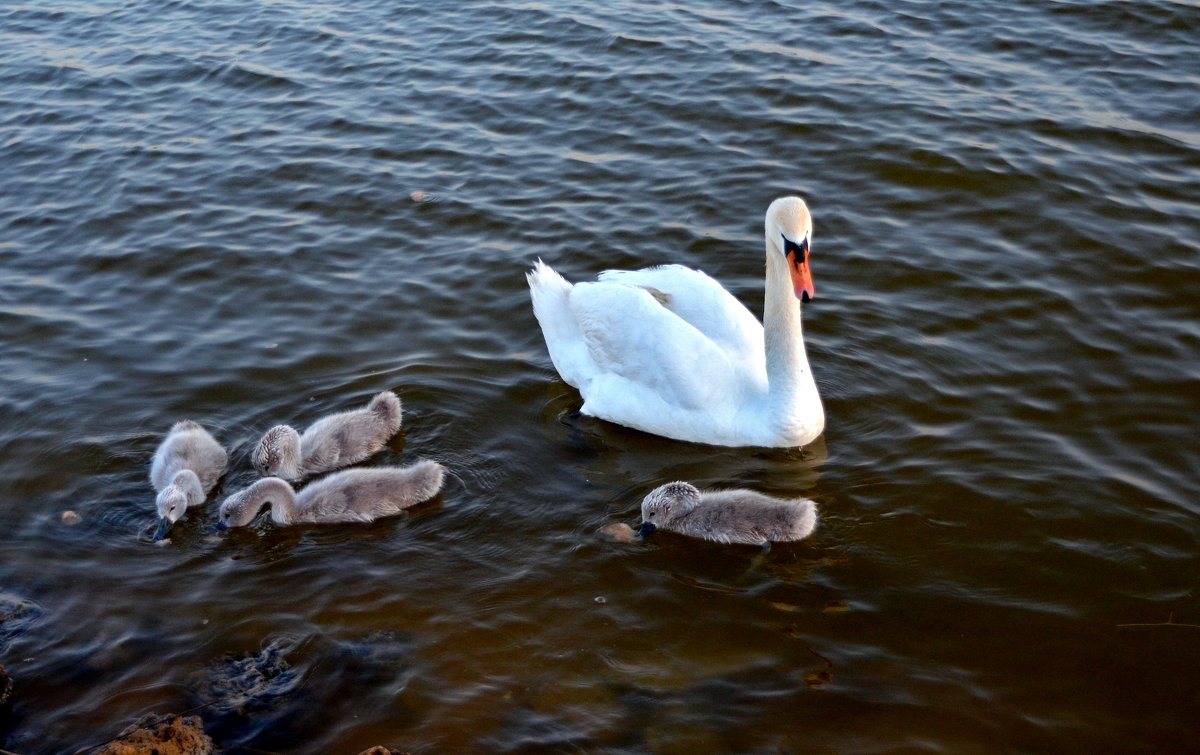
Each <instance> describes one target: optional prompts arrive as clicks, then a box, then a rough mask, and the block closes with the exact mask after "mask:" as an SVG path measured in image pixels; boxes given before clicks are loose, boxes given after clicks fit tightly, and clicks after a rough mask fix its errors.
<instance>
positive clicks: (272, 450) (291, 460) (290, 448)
mask: <svg viewBox="0 0 1200 755" xmlns="http://www.w3.org/2000/svg"><path fill="white" fill-rule="evenodd" d="M250 463H251V464H253V465H254V468H255V469H256V470H257V471H258V473H259V474H260V475H262V476H263V477H270V476H274V475H277V476H279V477H283V478H284V479H287V480H294V479H296V478H297V477H299V476H300V433H298V432H296V431H295V430H294V429H293V428H291V427H288V426H287V425H276V426H275V427H272V428H271V429H270V430H267V432H266V433H265V434H264V435H263V436H262V439H261V440H260V441H258V445H257V446H255V447H254V451H252V452H251V454H250Z"/></svg>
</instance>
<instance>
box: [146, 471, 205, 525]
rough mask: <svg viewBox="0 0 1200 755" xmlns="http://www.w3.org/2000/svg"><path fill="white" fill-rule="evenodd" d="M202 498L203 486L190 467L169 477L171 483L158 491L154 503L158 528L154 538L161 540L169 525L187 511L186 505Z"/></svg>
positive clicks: (190, 504)
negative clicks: (156, 510)
mask: <svg viewBox="0 0 1200 755" xmlns="http://www.w3.org/2000/svg"><path fill="white" fill-rule="evenodd" d="M203 500H204V488H203V487H201V485H200V478H199V477H197V476H196V473H195V472H193V471H192V470H190V469H182V470H180V471H179V472H177V473H176V474H175V477H173V478H172V479H171V484H170V485H168V486H166V487H165V488H163V489H162V490H160V491H159V492H158V498H157V499H155V501H154V505H155V506H156V507H157V509H158V529H156V530H154V539H155V540H162V539H163V538H165V537H166V536H167V533H168V532H170V531H171V527H172V526H173V525H174V524H175V522H177V521H179V518H180V517H182V516H183V515H184V513H185V512H186V511H187V509H188V506H195V505H198V504H199V503H200V502H201V501H203Z"/></svg>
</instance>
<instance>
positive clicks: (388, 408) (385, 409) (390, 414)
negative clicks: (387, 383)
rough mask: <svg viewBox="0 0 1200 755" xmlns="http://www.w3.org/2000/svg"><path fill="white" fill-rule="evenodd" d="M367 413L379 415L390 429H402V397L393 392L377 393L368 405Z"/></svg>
mask: <svg viewBox="0 0 1200 755" xmlns="http://www.w3.org/2000/svg"><path fill="white" fill-rule="evenodd" d="M367 411H371V412H375V413H376V414H378V415H379V417H380V418H381V419H382V420H383V421H384V424H385V425H387V426H388V427H389V428H395V429H396V430H399V429H400V418H401V412H402V409H401V406H400V397H399V396H397V395H396V394H395V393H392V392H391V391H383V392H381V393H377V394H376V395H375V398H373V399H371V403H369V404H367Z"/></svg>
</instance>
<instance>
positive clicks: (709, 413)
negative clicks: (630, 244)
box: [527, 197, 825, 447]
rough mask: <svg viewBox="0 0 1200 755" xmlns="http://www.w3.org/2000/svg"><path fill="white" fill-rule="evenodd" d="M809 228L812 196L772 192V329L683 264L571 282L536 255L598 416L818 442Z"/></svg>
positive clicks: (669, 430)
mask: <svg viewBox="0 0 1200 755" xmlns="http://www.w3.org/2000/svg"><path fill="white" fill-rule="evenodd" d="M811 237H812V221H811V218H810V215H809V212H808V207H807V206H806V205H805V204H804V201H803V200H801V199H800V198H798V197H783V198H781V199H777V200H775V201H774V202H772V203H771V206H770V207H769V208H768V209H767V214H766V220H765V241H766V282H765V287H766V289H765V306H764V317H763V319H764V323H765V328H764V325H763V324H760V323H759V322H758V320H757V319H756V318H755V317H754V315H752V314H751V313H750V311H749V310H747V309H746V307H745V306H743V305H742V304H741V302H739V301H738V300H737V299H735V298H734V297H733V295H731V294H730V293H729V292H728V291H726V290H725V289H724V288H723V287H722V286H721V285H720V284H719V283H717V282H716V281H715V280H713V279H712V278H710V277H709V276H707V275H705V274H704V273H703V272H700V271H697V270H691V269H689V268H686V267H684V266H682V265H665V266H662V267H654V268H648V269H645V270H637V271H608V272H605V273H602V274H601V275H600V276H599V280H597V281H596V282H592V283H578V284H575V285H572V284H570V283H569V282H567V281H566V280H565V279H564V278H563V277H562V276H561V275H559V274H558V273H556V272H555V271H554V270H552V269H551V268H550V267H549V266H547V265H545V264H544V263H542V262H541V260H538V261H537V263H536V264H535V266H534V269H533V270H532V271H530V272H529V274H528V275H527V278H528V281H529V289H530V296H531V299H532V301H533V311H534V314H535V315H536V316H537V320H538V323H539V324H540V325H541V328H542V334H543V336H544V337H545V340H546V346H547V349H548V350H549V352H550V359H551V361H553V362H554V367H555V369H557V370H558V373H559V375H561V376H562V378H563V380H565V381H566V382H567V383H569V384H570V385H572V386H574V387H576V388H578V389H579V392H580V393H581V394H582V395H583V399H584V403H583V408H582V411H583V413H584V414H587V415H590V416H594V417H599V418H601V419H606V420H609V421H611V422H616V423H618V424H621V425H626V426H628V427H634V428H637V429H639V430H644V431H646V432H650V433H654V434H656V435H663V436H666V437H669V438H676V439H679V440H688V441H695V442H701V443H710V444H714V445H724V446H771V447H794V446H801V445H804V444H806V443H809V442H811V441H812V440H814V439H815V438H816V437H817V436H818V435H820V434H821V432H822V430H823V429H824V427H825V413H824V410H823V409H822V407H821V399H820V396H819V394H818V392H817V386H816V382H815V381H814V380H813V376H812V373H811V371H810V370H809V366H808V358H807V355H806V353H805V350H804V338H803V333H802V330H801V325H800V300H801V299H803V300H805V301H807V300H808V299H809V298H811V296H812V293H813V285H812V277H811V273H810V272H809V268H808V248H809V244H810V241H811Z"/></svg>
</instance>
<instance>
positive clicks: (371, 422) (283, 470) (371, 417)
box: [251, 391, 402, 480]
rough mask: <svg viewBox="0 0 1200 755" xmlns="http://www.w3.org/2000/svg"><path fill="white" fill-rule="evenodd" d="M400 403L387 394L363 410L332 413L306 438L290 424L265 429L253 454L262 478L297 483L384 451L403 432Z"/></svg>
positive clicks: (307, 432)
mask: <svg viewBox="0 0 1200 755" xmlns="http://www.w3.org/2000/svg"><path fill="white" fill-rule="evenodd" d="M401 415H402V410H401V405H400V399H399V397H397V396H396V394H395V393H392V392H391V391H383V392H382V393H379V394H377V395H376V396H375V397H374V398H372V399H371V402H370V403H369V404H367V406H366V407H365V408H363V409H354V410H351V411H347V412H340V413H338V414H331V415H329V416H328V417H323V418H321V419H319V420H317V421H316V422H314V423H313V424H312V425H311V426H310V427H309V428H308V429H307V430H305V431H304V434H303V435H300V434H298V433H297V432H296V431H295V430H294V429H292V428H291V427H288V426H287V425H277V426H275V427H273V428H271V429H270V430H268V431H267V433H266V434H265V435H263V437H262V439H261V440H260V441H259V442H258V445H257V446H256V447H255V448H254V451H253V452H252V454H251V462H252V463H253V464H254V468H255V469H257V470H258V472H259V474H262V475H277V476H279V477H282V478H284V479H287V480H298V479H301V478H303V477H308V476H309V475H314V474H320V473H322V472H328V471H330V470H332V469H339V468H341V467H346V466H350V465H351V464H357V463H358V462H360V461H362V460H363V459H366V458H367V457H369V456H371V455H373V454H375V453H377V452H378V451H380V450H381V449H382V448H383V447H384V445H385V444H386V443H387V442H388V440H390V439H391V437H392V436H393V435H395V434H396V433H397V432H399V431H400V424H401V418H402V417H401Z"/></svg>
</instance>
